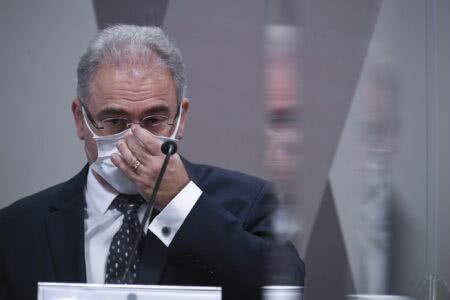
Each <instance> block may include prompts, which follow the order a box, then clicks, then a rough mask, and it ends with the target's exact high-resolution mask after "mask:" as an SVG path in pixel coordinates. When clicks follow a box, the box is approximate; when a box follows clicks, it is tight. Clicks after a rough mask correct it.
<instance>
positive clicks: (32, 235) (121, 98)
mask: <svg viewBox="0 0 450 300" xmlns="http://www.w3.org/2000/svg"><path fill="white" fill-rule="evenodd" d="M184 88H185V78H184V66H183V63H182V59H181V55H180V53H179V51H178V50H177V49H176V48H175V47H174V46H173V45H172V44H171V43H170V42H169V41H168V39H167V37H166V36H165V34H164V33H163V32H162V31H161V29H159V28H154V27H138V26H128V25H119V26H114V27H110V28H107V29H105V30H103V31H102V32H100V33H99V34H98V36H97V37H96V38H95V39H94V40H93V41H92V42H91V44H90V45H89V47H88V49H87V51H86V53H85V54H84V55H83V56H82V57H81V59H80V62H79V66H78V88H77V94H78V95H77V98H76V99H75V100H74V101H73V102H72V111H73V116H74V120H75V125H76V128H77V134H78V137H79V138H80V139H81V140H83V141H84V144H85V151H86V156H87V159H88V162H89V165H87V166H86V167H84V168H83V170H82V171H81V172H80V173H79V174H78V175H76V176H75V177H73V178H72V179H70V180H69V181H67V182H64V183H61V184H59V185H56V186H53V187H51V188H49V189H47V190H44V191H42V192H39V193H37V194H35V195H32V196H29V197H26V198H25V199H22V200H19V201H17V202H16V203H14V204H13V205H11V206H10V207H8V208H5V209H3V210H1V211H0V245H1V246H0V299H33V298H36V289H37V282H39V281H46V282H88V283H136V284H176V285H214V286H224V287H226V288H228V287H230V288H231V289H233V290H243V289H246V288H249V287H256V286H260V285H263V284H270V283H283V284H295V285H301V284H302V283H303V276H304V269H303V263H302V261H301V260H300V258H299V257H298V255H297V253H296V251H295V249H294V248H293V247H292V245H290V244H286V245H282V246H280V245H277V244H276V243H275V242H274V237H273V234H272V231H271V226H270V211H271V208H272V207H273V205H274V203H275V199H274V197H273V196H272V194H271V193H270V189H269V185H268V184H267V183H266V182H264V181H262V180H260V179H257V178H253V177H250V176H247V175H244V174H240V173H237V172H232V171H226V170H223V169H219V168H215V167H210V166H204V165H197V164H193V163H191V162H189V161H187V160H185V159H183V158H182V157H180V156H179V155H173V156H172V158H171V159H170V161H169V165H168V167H167V172H166V174H165V176H164V179H163V181H162V183H161V187H160V190H159V192H158V194H157V198H156V202H155V209H156V212H157V214H156V216H153V218H152V219H151V220H150V222H149V223H148V224H145V233H144V237H143V239H142V240H141V242H140V244H139V247H138V250H137V255H136V260H134V261H133V262H132V264H131V266H130V269H129V271H128V272H127V273H126V274H125V269H126V263H127V261H128V259H129V257H130V256H131V255H133V246H132V244H133V242H134V240H135V239H136V237H137V235H138V232H139V230H140V229H139V228H140V222H141V221H142V219H143V214H144V211H145V207H146V206H145V205H144V204H143V203H144V200H147V201H148V200H149V199H150V195H151V193H152V191H153V188H154V186H155V180H156V178H157V175H158V173H159V170H160V169H161V166H162V161H163V159H164V155H163V154H162V153H161V150H160V148H161V144H162V143H163V141H165V140H179V139H182V138H183V136H184V129H185V126H186V120H187V112H188V109H189V100H188V99H187V98H185V97H184ZM275 246H277V247H278V248H280V249H282V253H283V255H284V256H285V257H287V258H289V259H291V260H292V270H290V271H289V276H284V277H283V276H278V275H277V276H271V277H270V278H268V277H267V276H263V271H264V267H263V262H264V259H265V257H266V256H267V255H268V254H269V252H270V249H272V248H274V247H275ZM278 248H277V249H278ZM277 253H280V251H277ZM280 278H282V279H280Z"/></svg>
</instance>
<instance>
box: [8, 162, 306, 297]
mask: <svg viewBox="0 0 450 300" xmlns="http://www.w3.org/2000/svg"><path fill="white" fill-rule="evenodd" d="M184 163H185V166H186V169H187V171H188V173H189V175H190V178H191V179H192V180H193V181H194V182H195V183H196V184H197V185H198V186H199V187H200V188H201V189H202V190H203V194H202V196H201V197H200V199H199V200H198V201H197V203H196V204H195V206H194V207H193V209H192V210H191V212H190V214H189V215H188V217H187V218H186V220H185V222H184V223H183V225H182V226H181V228H180V229H179V231H178V233H177V235H176V236H175V238H174V239H173V241H172V243H171V245H170V246H169V247H166V246H165V245H164V244H163V243H162V242H161V241H160V240H159V239H158V238H157V237H156V236H155V235H154V234H153V233H152V232H148V233H147V235H146V236H145V238H144V240H143V244H142V254H141V262H140V265H139V270H138V278H137V283H140V284H176V285H204V286H207V285H214V286H225V287H230V288H231V287H233V288H237V289H240V288H244V289H247V288H248V287H254V286H259V285H262V284H272V283H273V284H278V283H280V282H277V280H278V279H279V278H282V277H280V276H278V275H276V276H271V277H265V276H263V275H262V274H263V270H264V267H263V266H264V264H263V261H264V258H265V256H266V254H267V253H269V249H271V247H273V245H274V243H273V234H272V230H271V225H270V217H269V216H270V212H271V210H272V208H273V204H274V203H275V202H274V201H275V199H274V197H273V194H272V193H271V192H270V189H269V185H268V184H267V182H265V181H263V180H260V179H257V178H254V177H250V176H247V175H244V174H241V173H237V172H232V171H227V170H223V169H220V168H215V167H211V166H204V165H197V164H192V163H190V162H188V161H185V160H184ZM87 171H88V168H87V166H86V167H85V168H84V169H83V170H82V171H81V172H80V173H79V174H77V175H76V176H75V177H73V178H72V179H70V180H69V181H67V182H64V183H61V184H59V185H56V186H53V187H51V188H49V189H46V190H44V191H41V192H39V193H37V194H34V195H31V196H29V197H26V198H24V199H22V200H19V201H17V202H15V203H14V204H12V205H11V206H9V207H7V208H4V209H2V210H0V299H17V300H25V299H36V296H37V282H39V281H42V282H86V270H85V257H84V206H85V201H84V187H85V184H86V178H87ZM280 249H282V252H283V256H284V257H285V258H286V259H288V260H289V261H290V263H289V264H288V265H289V266H290V267H291V269H290V270H289V276H284V279H282V281H283V282H281V283H283V284H293V285H303V277H304V265H303V262H302V261H301V259H300V258H299V257H298V255H297V253H296V251H295V249H294V248H293V247H292V245H290V244H287V245H284V246H282V247H281V248H280ZM277 278H278V279H277Z"/></svg>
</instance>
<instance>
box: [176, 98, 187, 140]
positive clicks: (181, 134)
mask: <svg viewBox="0 0 450 300" xmlns="http://www.w3.org/2000/svg"><path fill="white" fill-rule="evenodd" d="M181 108H182V109H181V116H180V118H181V119H180V127H179V128H178V134H177V138H178V139H180V140H181V139H183V137H184V128H185V126H186V118H187V112H188V110H189V99H188V98H183V101H181Z"/></svg>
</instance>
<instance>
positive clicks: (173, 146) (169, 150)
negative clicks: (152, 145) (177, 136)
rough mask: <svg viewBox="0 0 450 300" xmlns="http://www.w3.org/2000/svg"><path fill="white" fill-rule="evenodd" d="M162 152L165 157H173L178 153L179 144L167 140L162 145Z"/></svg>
mask: <svg viewBox="0 0 450 300" xmlns="http://www.w3.org/2000/svg"><path fill="white" fill-rule="evenodd" d="M161 151H162V153H164V154H165V155H172V154H175V153H177V143H175V141H172V140H167V141H165V142H164V143H163V144H162V145H161Z"/></svg>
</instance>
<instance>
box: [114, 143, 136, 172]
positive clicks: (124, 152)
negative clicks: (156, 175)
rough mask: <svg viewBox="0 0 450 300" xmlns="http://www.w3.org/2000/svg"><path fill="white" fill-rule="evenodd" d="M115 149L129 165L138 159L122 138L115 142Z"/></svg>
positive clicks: (132, 164)
mask: <svg viewBox="0 0 450 300" xmlns="http://www.w3.org/2000/svg"><path fill="white" fill-rule="evenodd" d="M117 149H118V150H119V152H120V155H121V156H122V159H123V161H124V162H125V163H126V164H127V165H128V166H129V167H130V168H132V166H134V165H135V164H136V162H137V161H138V159H137V158H136V157H135V156H134V155H133V153H132V152H131V151H130V149H129V148H128V146H127V144H126V143H125V141H124V140H120V141H118V142H117Z"/></svg>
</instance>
